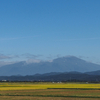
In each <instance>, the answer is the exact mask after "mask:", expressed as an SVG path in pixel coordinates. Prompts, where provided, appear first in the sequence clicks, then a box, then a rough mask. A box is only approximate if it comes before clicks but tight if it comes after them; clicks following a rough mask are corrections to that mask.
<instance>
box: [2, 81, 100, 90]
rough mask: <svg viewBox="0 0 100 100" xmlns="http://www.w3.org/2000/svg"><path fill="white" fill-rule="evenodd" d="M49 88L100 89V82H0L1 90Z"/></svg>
mask: <svg viewBox="0 0 100 100" xmlns="http://www.w3.org/2000/svg"><path fill="white" fill-rule="evenodd" d="M48 88H66V89H68V88H73V89H80V88H81V89H82V88H83V89H87V88H88V89H100V84H86V83H83V84H80V83H29V82H26V83H25V82H22V83H20V82H19V83H9V82H5V83H0V90H26V89H48Z"/></svg>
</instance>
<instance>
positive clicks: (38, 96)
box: [0, 94, 100, 98]
mask: <svg viewBox="0 0 100 100" xmlns="http://www.w3.org/2000/svg"><path fill="white" fill-rule="evenodd" d="M0 96H34V97H66V98H100V97H97V96H63V95H9V94H7V95H1V94H0Z"/></svg>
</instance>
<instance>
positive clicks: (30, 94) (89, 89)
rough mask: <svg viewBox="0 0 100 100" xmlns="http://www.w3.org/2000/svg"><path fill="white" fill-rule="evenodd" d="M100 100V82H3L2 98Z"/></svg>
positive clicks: (0, 89) (0, 97)
mask: <svg viewBox="0 0 100 100" xmlns="http://www.w3.org/2000/svg"><path fill="white" fill-rule="evenodd" d="M66 99H67V100H100V84H86V83H50V82H1V83H0V100H66Z"/></svg>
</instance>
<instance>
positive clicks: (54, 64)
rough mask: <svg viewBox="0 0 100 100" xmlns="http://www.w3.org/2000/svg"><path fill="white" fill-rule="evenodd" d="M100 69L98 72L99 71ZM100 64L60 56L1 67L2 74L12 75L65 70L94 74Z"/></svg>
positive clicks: (0, 74)
mask: <svg viewBox="0 0 100 100" xmlns="http://www.w3.org/2000/svg"><path fill="white" fill-rule="evenodd" d="M97 70H98V72H97ZM99 70H100V65H98V64H94V63H91V62H87V61H85V60H82V59H80V58H77V57H75V56H70V57H60V58H57V59H54V60H52V61H51V62H49V61H44V62H43V61H41V62H38V63H27V62H25V61H21V62H18V63H14V64H9V65H5V66H2V67H0V76H11V75H23V76H25V75H37V76H38V75H39V74H44V73H49V74H50V73H51V72H54V74H55V73H64V72H66V73H67V72H73V71H76V72H78V73H79V72H80V73H85V72H86V74H87V73H89V74H91V75H93V74H94V72H92V71H96V73H95V74H97V73H98V75H100V73H99Z"/></svg>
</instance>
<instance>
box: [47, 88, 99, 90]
mask: <svg viewBox="0 0 100 100" xmlns="http://www.w3.org/2000/svg"><path fill="white" fill-rule="evenodd" d="M47 89H68V90H70V89H71V90H100V88H47Z"/></svg>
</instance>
